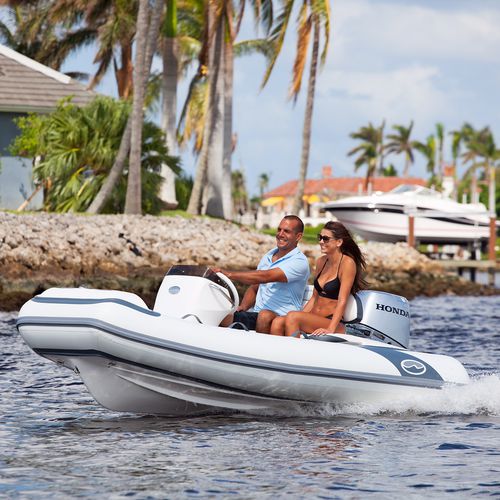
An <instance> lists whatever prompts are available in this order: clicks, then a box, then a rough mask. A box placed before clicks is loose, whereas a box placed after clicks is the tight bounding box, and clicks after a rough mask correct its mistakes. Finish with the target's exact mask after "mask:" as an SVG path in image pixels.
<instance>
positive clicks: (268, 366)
mask: <svg viewBox="0 0 500 500" xmlns="http://www.w3.org/2000/svg"><path fill="white" fill-rule="evenodd" d="M16 325H17V327H18V328H19V327H20V326H23V325H39V326H61V327H64V326H68V327H91V328H96V329H98V330H101V331H104V332H106V333H109V334H111V335H116V336H118V337H121V338H124V339H126V340H129V341H134V342H140V343H142V344H145V345H150V346H154V347H158V348H161V349H166V350H169V351H174V352H178V353H181V354H185V355H188V356H195V357H199V358H204V359H210V360H213V361H217V362H220V363H230V364H233V365H241V366H247V367H253V368H257V369H264V370H269V371H278V372H284V373H290V374H294V375H304V376H312V377H327V378H339V379H347V380H354V381H359V382H369V383H379V384H380V383H381V384H391V385H398V386H399V385H403V386H411V387H427V388H434V389H438V388H441V387H442V386H443V381H442V379H441V380H435V379H427V378H425V377H419V378H414V377H403V376H400V375H383V374H378V373H364V372H358V371H349V370H336V369H332V368H320V367H314V366H297V365H291V364H287V363H277V362H272V361H263V360H261V359H256V358H248V357H245V356H238V355H234V354H224V353H221V352H219V351H211V350H208V349H202V348H199V347H194V346H187V345H185V344H180V343H178V342H173V341H170V340H165V339H158V338H153V337H149V336H147V335H144V334H141V333H138V332H134V331H130V330H127V329H124V328H120V327H116V326H114V325H111V324H109V323H106V322H104V321H101V320H97V319H92V318H71V322H68V318H46V317H37V316H27V317H23V318H19V319H18V320H17V323H16ZM361 348H362V347H361ZM376 354H378V355H380V354H379V353H376ZM383 357H384V358H385V356H383ZM386 359H387V358H386Z"/></svg>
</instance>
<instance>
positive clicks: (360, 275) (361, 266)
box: [323, 221, 368, 293]
mask: <svg viewBox="0 0 500 500" xmlns="http://www.w3.org/2000/svg"><path fill="white" fill-rule="evenodd" d="M323 229H327V230H328V231H331V232H332V233H333V236H334V238H335V239H337V240H342V245H341V246H340V251H341V252H342V253H343V254H344V255H349V257H351V258H352V259H353V260H354V262H355V263H356V276H355V277H354V283H353V284H352V288H351V293H356V292H357V291H359V290H362V289H363V288H366V287H367V286H368V284H367V282H366V280H365V279H364V273H365V270H366V262H365V258H364V256H363V253H362V252H361V250H360V248H359V247H358V244H357V243H356V242H355V241H354V239H353V238H352V235H351V233H350V232H349V230H348V229H347V228H346V227H345V226H344V225H343V224H341V223H340V222H337V221H329V222H327V223H326V224H325V225H324V227H323Z"/></svg>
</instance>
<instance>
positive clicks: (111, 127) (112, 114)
mask: <svg viewBox="0 0 500 500" xmlns="http://www.w3.org/2000/svg"><path fill="white" fill-rule="evenodd" d="M129 114H130V103H128V102H125V101H118V100H115V99H113V98H111V97H104V96H100V97H96V98H95V99H94V100H92V101H91V102H90V103H89V104H87V105H85V106H77V105H75V104H72V103H71V102H67V101H62V102H61V103H59V105H58V107H57V109H56V110H55V111H54V112H53V113H50V114H48V115H35V114H32V115H28V116H27V117H23V118H21V119H19V120H18V123H17V124H18V127H19V128H20V130H21V134H20V135H19V136H18V137H17V138H16V141H15V142H14V145H13V151H15V152H16V154H19V155H21V156H27V157H31V158H33V157H37V158H39V159H38V161H37V162H36V163H35V166H34V169H33V173H34V179H35V180H36V181H37V182H38V186H40V187H41V186H44V187H45V196H44V204H45V207H46V208H47V209H49V210H56V211H69V210H71V211H82V210H85V209H86V208H87V207H88V206H89V204H90V202H91V201H92V199H93V198H94V197H95V195H96V193H97V192H98V191H99V189H100V188H101V186H102V184H103V182H104V180H105V179H106V176H107V175H108V172H109V171H110V169H111V167H112V165H113V162H114V158H115V156H116V153H117V150H118V148H119V145H120V142H121V137H122V135H123V130H124V128H125V126H126V123H127V120H128V116H129ZM161 162H166V163H168V164H169V165H171V166H172V168H174V169H176V170H177V169H178V166H177V161H176V159H173V158H171V157H169V156H168V155H167V151H166V147H165V144H164V141H163V133H162V132H161V130H160V129H159V127H157V126H156V125H154V124H153V123H152V122H145V123H144V137H143V162H142V165H141V168H142V170H143V172H142V173H143V181H142V188H143V191H144V192H145V193H146V196H145V202H144V204H143V206H144V208H145V209H146V210H147V211H149V212H155V211H157V210H158V209H159V199H158V197H157V191H158V187H159V183H158V172H159V166H160V164H161ZM151 185H153V186H154V188H153V189H151V188H150V186H151ZM146 187H148V189H146ZM125 188H126V176H125V175H121V176H120V177H119V179H118V180H117V181H116V182H115V183H114V185H113V190H112V193H111V196H110V197H109V199H108V201H107V203H106V205H105V207H104V209H105V211H121V210H123V205H124V201H125Z"/></svg>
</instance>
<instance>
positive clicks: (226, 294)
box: [153, 265, 239, 325]
mask: <svg viewBox="0 0 500 500" xmlns="http://www.w3.org/2000/svg"><path fill="white" fill-rule="evenodd" d="M238 305H239V297H238V292H237V290H236V288H235V286H234V285H233V283H232V282H231V281H230V280H229V279H228V278H227V277H226V276H224V275H223V274H222V273H214V272H213V271H212V270H211V269H210V268H209V267H205V266H188V265H178V266H172V267H171V268H170V269H169V270H168V272H167V274H166V275H165V277H164V278H163V281H162V283H161V285H160V288H159V290H158V293H157V295H156V300H155V304H154V307H153V310H154V311H156V312H159V313H161V314H167V315H168V316H172V317H174V318H182V319H192V320H194V321H198V322H199V323H203V324H206V325H218V324H219V323H220V322H221V321H222V320H223V319H224V317H225V316H227V315H228V314H229V313H231V312H234V311H235V310H236V308H237V307H238Z"/></svg>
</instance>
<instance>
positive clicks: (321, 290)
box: [271, 221, 366, 335]
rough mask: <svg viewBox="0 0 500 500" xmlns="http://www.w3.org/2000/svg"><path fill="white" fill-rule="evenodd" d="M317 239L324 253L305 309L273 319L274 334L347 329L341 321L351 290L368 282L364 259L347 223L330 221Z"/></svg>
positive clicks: (322, 332) (358, 288)
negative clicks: (365, 275) (366, 280)
mask: <svg viewBox="0 0 500 500" xmlns="http://www.w3.org/2000/svg"><path fill="white" fill-rule="evenodd" d="M318 242H319V245H320V248H321V253H322V254H323V255H322V256H321V257H320V258H319V259H318V260H317V261H316V271H317V275H316V278H315V280H314V291H313V294H312V296H311V298H310V299H309V301H308V302H307V304H306V305H305V306H304V308H303V310H302V311H293V312H289V313H288V314H287V315H286V316H280V317H277V318H275V319H274V321H273V323H272V325H271V334H272V335H292V334H294V333H295V332H297V331H302V332H305V333H312V334H313V335H321V334H325V333H344V332H345V328H344V325H343V324H342V323H341V322H340V320H341V319H342V316H343V314H344V310H345V306H346V304H347V299H348V298H349V295H350V294H353V293H356V292H357V291H358V290H360V289H361V288H363V287H364V286H366V282H365V281H364V279H363V277H362V274H363V271H364V269H365V259H364V257H363V254H362V253H361V250H360V249H359V247H358V245H357V244H356V242H355V241H354V240H353V239H352V236H351V234H350V233H349V231H348V230H347V229H346V227H345V226H344V225H343V224H341V223H340V222H333V221H330V222H327V223H326V224H325V226H324V227H323V229H322V230H321V232H320V234H318Z"/></svg>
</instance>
